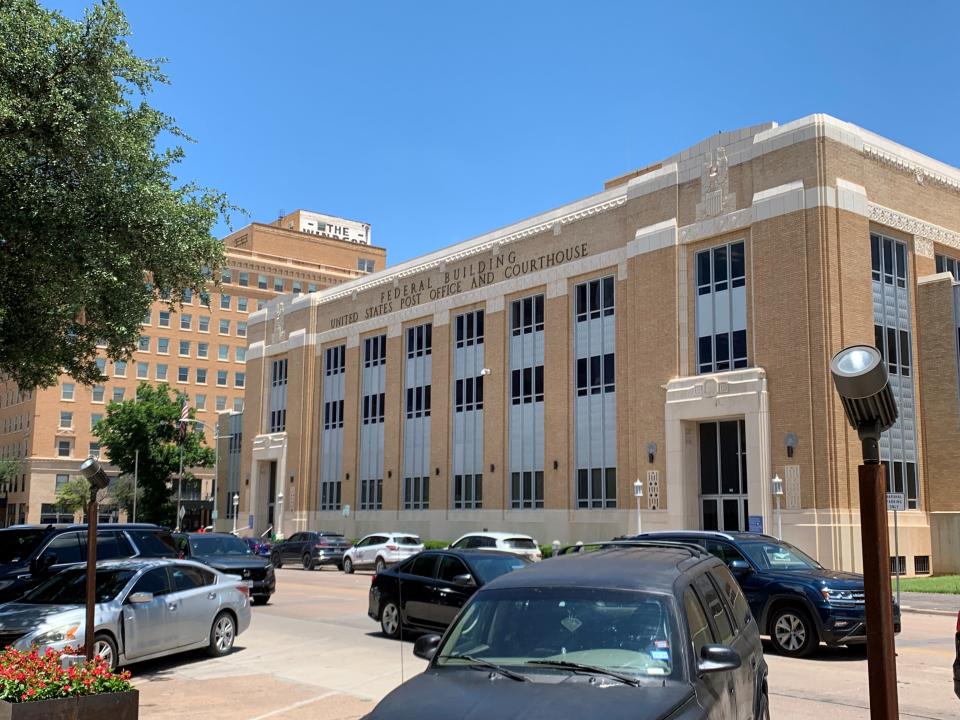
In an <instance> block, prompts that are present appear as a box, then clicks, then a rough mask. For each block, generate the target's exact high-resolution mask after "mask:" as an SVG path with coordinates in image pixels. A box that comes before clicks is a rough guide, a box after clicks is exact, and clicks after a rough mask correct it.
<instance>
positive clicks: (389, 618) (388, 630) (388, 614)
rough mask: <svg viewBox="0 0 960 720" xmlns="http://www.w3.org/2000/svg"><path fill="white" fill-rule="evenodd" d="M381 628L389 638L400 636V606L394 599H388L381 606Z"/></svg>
mask: <svg viewBox="0 0 960 720" xmlns="http://www.w3.org/2000/svg"><path fill="white" fill-rule="evenodd" d="M380 629H381V630H383V634H384V635H386V636H387V637H388V638H398V637H400V608H398V607H397V604H396V603H395V602H393V600H388V601H387V602H385V603H384V604H383V607H382V608H380Z"/></svg>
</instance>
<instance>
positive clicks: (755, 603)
mask: <svg viewBox="0 0 960 720" xmlns="http://www.w3.org/2000/svg"><path fill="white" fill-rule="evenodd" d="M637 539H647V540H675V541H681V542H690V543H696V544H697V545H699V546H700V547H703V548H705V549H706V550H707V551H708V552H710V553H712V554H714V555H716V556H717V557H718V558H720V559H721V560H723V562H725V563H726V564H727V566H728V567H729V568H730V570H731V572H733V575H734V577H736V578H737V581H738V582H739V583H740V586H741V587H742V588H743V592H744V593H745V594H746V596H747V602H749V603H750V609H751V610H752V611H753V616H754V617H755V618H756V619H757V623H758V624H759V626H760V631H761V633H763V634H766V635H769V636H770V641H771V643H772V644H773V647H774V649H775V650H776V651H777V652H778V653H780V654H781V655H788V656H791V657H806V656H808V655H810V654H811V653H813V652H814V651H816V649H817V648H818V647H819V645H820V642H821V641H823V642H824V643H826V644H827V645H831V646H837V645H860V644H863V643H865V642H866V641H867V636H866V607H865V605H864V594H863V576H862V575H858V574H856V573H849V572H841V571H838V570H828V569H827V568H825V567H823V566H822V565H821V564H820V563H818V562H817V561H816V560H814V559H813V558H811V557H809V556H808V555H807V554H805V553H804V552H803V551H801V550H799V549H798V548H796V547H794V546H793V545H791V544H790V543H787V542H783V541H782V540H777V539H776V538H773V537H770V536H768V535H760V534H754V533H720V532H707V531H702V532H697V531H674V532H655V533H646V534H643V535H638V536H637ZM893 619H894V632H900V608H899V607H898V606H896V605H894V618H893Z"/></svg>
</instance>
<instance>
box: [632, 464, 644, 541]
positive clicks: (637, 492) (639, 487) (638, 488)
mask: <svg viewBox="0 0 960 720" xmlns="http://www.w3.org/2000/svg"><path fill="white" fill-rule="evenodd" d="M633 496H634V497H635V498H636V499H637V535H639V534H640V533H641V532H643V530H642V528H641V522H642V520H641V517H640V500H641V498H643V481H642V480H641V479H640V478H637V479H636V480H634V481H633Z"/></svg>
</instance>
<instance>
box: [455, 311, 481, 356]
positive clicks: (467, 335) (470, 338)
mask: <svg viewBox="0 0 960 720" xmlns="http://www.w3.org/2000/svg"><path fill="white" fill-rule="evenodd" d="M455 325H456V333H457V341H456V342H457V345H456V346H457V347H458V348H462V347H470V346H472V345H475V344H477V343H482V342H483V310H476V311H474V312H468V313H464V314H463V315H457V319H456V321H455Z"/></svg>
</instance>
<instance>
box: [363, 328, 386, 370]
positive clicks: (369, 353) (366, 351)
mask: <svg viewBox="0 0 960 720" xmlns="http://www.w3.org/2000/svg"><path fill="white" fill-rule="evenodd" d="M386 362H387V336H386V335H375V336H374V337H368V338H365V339H364V341H363V366H364V367H376V366H377V365H384V364H385V363H386Z"/></svg>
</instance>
